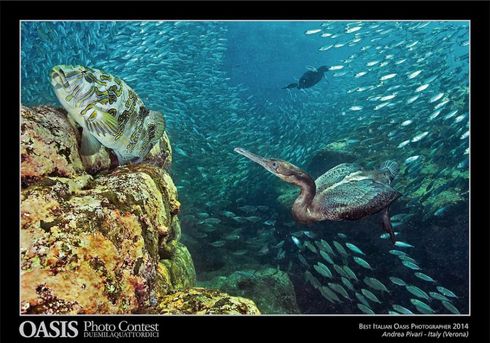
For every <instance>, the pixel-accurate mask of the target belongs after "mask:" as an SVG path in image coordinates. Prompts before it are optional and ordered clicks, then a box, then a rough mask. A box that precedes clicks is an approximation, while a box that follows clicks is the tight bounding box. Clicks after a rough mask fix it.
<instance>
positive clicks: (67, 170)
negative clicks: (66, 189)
mask: <svg viewBox="0 0 490 343" xmlns="http://www.w3.org/2000/svg"><path fill="white" fill-rule="evenodd" d="M20 115H21V145H20V154H21V180H22V183H23V184H28V183H30V182H33V181H36V180H39V179H41V178H43V177H44V176H62V177H73V176H76V175H80V174H81V173H83V171H84V166H83V164H82V161H81V160H80V156H79V154H78V143H77V140H76V134H77V132H76V130H75V128H74V127H73V126H71V125H70V123H69V122H68V120H67V119H66V115H65V114H64V113H62V112H61V111H59V110H56V109H54V108H50V107H47V106H41V107H35V108H27V107H24V106H21V110H20Z"/></svg>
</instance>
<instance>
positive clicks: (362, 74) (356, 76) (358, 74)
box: [354, 71, 367, 78]
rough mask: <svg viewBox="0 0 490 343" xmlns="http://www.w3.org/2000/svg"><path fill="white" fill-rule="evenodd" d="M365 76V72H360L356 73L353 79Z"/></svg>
mask: <svg viewBox="0 0 490 343" xmlns="http://www.w3.org/2000/svg"><path fill="white" fill-rule="evenodd" d="M366 74H367V72H365V71H361V72H359V73H357V74H356V75H355V76H354V77H355V78H359V77H361V76H364V75H366Z"/></svg>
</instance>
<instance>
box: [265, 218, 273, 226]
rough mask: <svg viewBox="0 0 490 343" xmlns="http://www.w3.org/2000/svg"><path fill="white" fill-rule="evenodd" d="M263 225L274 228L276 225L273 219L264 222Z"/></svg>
mask: <svg viewBox="0 0 490 343" xmlns="http://www.w3.org/2000/svg"><path fill="white" fill-rule="evenodd" d="M264 224H265V225H267V226H274V225H275V224H276V220H275V219H268V220H266V221H265V222H264Z"/></svg>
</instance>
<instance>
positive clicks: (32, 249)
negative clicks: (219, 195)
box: [20, 107, 254, 314]
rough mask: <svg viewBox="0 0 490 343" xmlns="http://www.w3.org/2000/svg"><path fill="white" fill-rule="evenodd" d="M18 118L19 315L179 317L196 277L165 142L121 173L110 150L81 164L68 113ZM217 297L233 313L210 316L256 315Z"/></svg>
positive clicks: (49, 111)
mask: <svg viewBox="0 0 490 343" xmlns="http://www.w3.org/2000/svg"><path fill="white" fill-rule="evenodd" d="M21 114H22V147H21V158H22V166H21V170H22V172H21V178H22V189H21V232H20V238H21V246H20V249H21V289H20V291H21V293H20V295H21V311H22V313H40V314H82V313H83V314H95V313H98V314H100V313H159V312H162V313H171V312H176V311H177V310H176V309H175V306H174V305H171V307H170V308H169V309H168V311H165V305H164V304H166V303H168V301H169V298H168V296H174V297H175V296H176V295H175V294H186V292H187V291H186V290H185V289H187V288H190V287H193V286H194V284H195V279H196V276H195V269H194V265H193V262H192V257H191V256H190V254H189V252H188V250H187V248H186V247H185V246H184V245H182V244H181V243H180V242H179V240H180V237H181V228H180V223H179V221H178V217H177V214H178V213H179V208H180V203H179V201H178V199H177V190H176V187H175V185H174V183H173V181H172V178H171V176H170V175H169V173H168V172H167V170H166V168H167V167H168V166H169V165H170V161H171V150H170V144H169V141H168V137H167V136H166V135H164V138H163V139H162V140H161V141H160V142H159V143H158V144H157V145H156V146H155V147H154V148H153V149H152V151H151V152H150V154H149V155H148V156H147V158H146V159H145V161H144V162H143V163H140V164H131V165H125V166H117V165H114V163H113V160H112V158H111V156H110V154H111V152H110V151H109V149H106V148H102V149H100V151H99V152H98V154H97V155H96V156H92V157H91V158H90V159H86V158H82V157H81V156H80V154H79V151H78V146H79V139H80V134H79V132H78V129H77V128H76V127H75V125H74V124H73V123H71V122H70V120H69V119H68V118H67V116H66V113H64V112H63V111H60V110H56V109H53V108H49V107H38V108H27V107H22V110H21ZM162 167H163V168H162ZM177 290H181V291H180V292H181V293H172V292H176V291H177ZM189 292H190V293H189V294H191V296H190V298H189V299H190V301H192V303H191V304H185V301H184V303H182V297H180V299H181V300H179V304H181V303H182V304H181V305H180V306H181V307H182V308H189V309H190V308H193V304H194V300H193V299H195V297H196V296H197V295H196V294H197V293H196V292H195V291H189ZM201 293H202V294H204V293H205V291H201ZM169 294H171V295H169ZM213 294H214V293H213ZM213 296H214V297H215V298H214V299H215V300H216V301H218V300H220V299H225V298H226V299H229V301H230V302H231V303H232V304H234V305H233V306H231V307H230V308H228V307H227V305H226V304H224V303H223V304H221V303H219V304H218V305H220V304H221V305H222V306H221V305H220V306H218V305H216V304H215V305H213V306H211V305H209V304H208V305H209V306H210V311H214V310H218V309H219V310H220V311H224V312H226V311H230V312H233V311H235V310H236V311H237V313H242V312H244V313H248V312H250V313H253V312H254V310H253V306H252V305H253V303H251V302H250V301H242V300H241V299H234V298H232V297H229V296H227V295H219V296H218V295H213ZM184 298H185V299H187V297H184ZM199 299H201V298H199ZM227 301H228V300H227ZM208 305H206V306H208ZM225 305H226V306H225ZM249 307H250V309H249ZM182 311H184V310H182ZM196 311H198V310H196ZM177 312H178V311H177ZM182 313H183V312H182Z"/></svg>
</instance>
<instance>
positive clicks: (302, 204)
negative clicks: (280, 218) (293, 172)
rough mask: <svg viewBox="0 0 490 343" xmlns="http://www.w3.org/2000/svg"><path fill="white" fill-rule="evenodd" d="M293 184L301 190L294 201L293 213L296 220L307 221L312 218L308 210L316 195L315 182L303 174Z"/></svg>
mask: <svg viewBox="0 0 490 343" xmlns="http://www.w3.org/2000/svg"><path fill="white" fill-rule="evenodd" d="M295 184H296V185H297V186H299V187H300V188H301V192H300V193H299V195H298V197H297V198H296V200H295V201H294V204H293V213H294V215H295V216H296V218H297V219H298V220H300V221H308V219H310V218H311V216H312V214H310V211H309V208H310V206H311V203H312V201H313V198H314V197H315V194H316V185H315V182H314V181H313V179H312V178H311V177H310V176H309V175H308V174H306V173H304V174H302V175H301V176H300V177H299V178H298V181H297V182H295Z"/></svg>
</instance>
